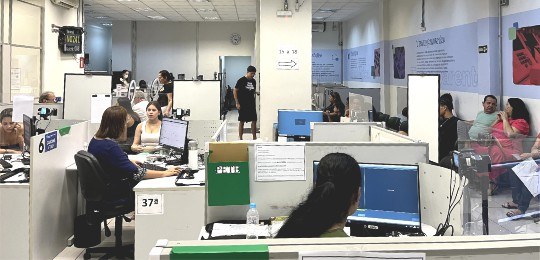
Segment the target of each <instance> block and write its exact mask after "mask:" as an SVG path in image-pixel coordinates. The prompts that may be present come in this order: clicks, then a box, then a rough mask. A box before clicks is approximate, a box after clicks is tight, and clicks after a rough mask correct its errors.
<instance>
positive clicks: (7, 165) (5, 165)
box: [0, 159, 13, 169]
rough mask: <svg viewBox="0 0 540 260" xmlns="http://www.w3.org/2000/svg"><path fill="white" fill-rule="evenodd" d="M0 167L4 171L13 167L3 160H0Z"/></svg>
mask: <svg viewBox="0 0 540 260" xmlns="http://www.w3.org/2000/svg"><path fill="white" fill-rule="evenodd" d="M0 165H2V167H4V169H7V168H11V167H13V165H11V163H9V162H7V161H6V160H4V159H0Z"/></svg>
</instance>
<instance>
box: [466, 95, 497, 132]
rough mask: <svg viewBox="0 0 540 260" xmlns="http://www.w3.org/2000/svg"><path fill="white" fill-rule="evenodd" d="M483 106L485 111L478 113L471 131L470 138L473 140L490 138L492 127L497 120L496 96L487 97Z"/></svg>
mask: <svg viewBox="0 0 540 260" xmlns="http://www.w3.org/2000/svg"><path fill="white" fill-rule="evenodd" d="M482 106H483V107H484V110H482V111H480V112H478V114H477V115H476V119H475V120H474V122H473V125H472V127H471V129H469V138H470V139H471V140H479V139H484V138H483V137H485V136H488V134H490V132H491V125H492V124H493V122H495V120H496V119H497V113H495V110H496V109H497V98H496V97H495V96H493V95H487V96H485V97H484V101H483V102H482ZM479 136H480V138H479Z"/></svg>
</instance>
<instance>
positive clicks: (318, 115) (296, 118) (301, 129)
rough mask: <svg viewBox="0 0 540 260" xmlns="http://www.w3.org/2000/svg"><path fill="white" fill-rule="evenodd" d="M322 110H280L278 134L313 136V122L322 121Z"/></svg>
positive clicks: (306, 137)
mask: <svg viewBox="0 0 540 260" xmlns="http://www.w3.org/2000/svg"><path fill="white" fill-rule="evenodd" d="M322 121H323V112H322V111H309V110H288V109H279V110H278V135H280V136H287V137H305V139H306V141H307V140H309V137H310V136H311V127H310V125H311V122H322Z"/></svg>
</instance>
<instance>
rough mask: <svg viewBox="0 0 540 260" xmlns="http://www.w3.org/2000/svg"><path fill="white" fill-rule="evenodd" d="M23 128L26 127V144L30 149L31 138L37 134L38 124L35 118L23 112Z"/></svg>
mask: <svg viewBox="0 0 540 260" xmlns="http://www.w3.org/2000/svg"><path fill="white" fill-rule="evenodd" d="M23 128H24V146H26V147H27V149H30V138H31V137H32V136H34V135H36V126H35V124H34V119H33V118H32V117H29V116H27V115H24V114H23Z"/></svg>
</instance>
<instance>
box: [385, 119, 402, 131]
mask: <svg viewBox="0 0 540 260" xmlns="http://www.w3.org/2000/svg"><path fill="white" fill-rule="evenodd" d="M400 123H401V119H400V118H399V117H395V116H393V117H389V118H388V121H387V122H386V127H388V128H390V129H392V130H396V131H399V124H400Z"/></svg>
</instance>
